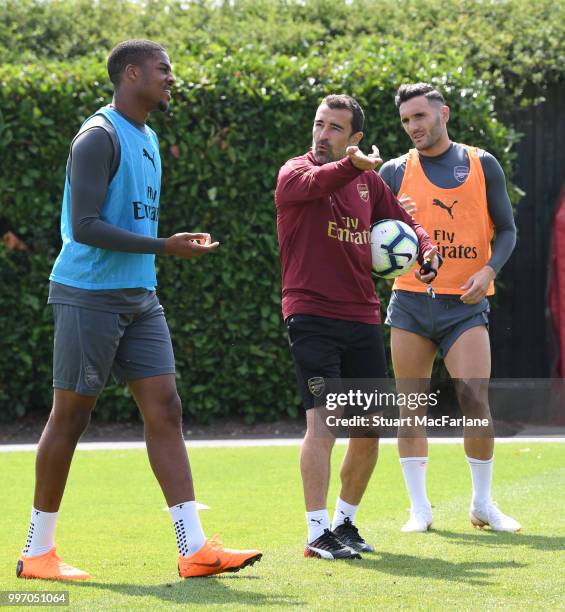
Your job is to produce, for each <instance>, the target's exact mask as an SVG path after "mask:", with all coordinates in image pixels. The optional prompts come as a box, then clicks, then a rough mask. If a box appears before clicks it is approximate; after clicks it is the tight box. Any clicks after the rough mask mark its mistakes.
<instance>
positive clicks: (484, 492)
mask: <svg viewBox="0 0 565 612" xmlns="http://www.w3.org/2000/svg"><path fill="white" fill-rule="evenodd" d="M467 461H468V462H469V467H470V468H471V480H472V481H473V501H472V502H471V505H472V507H473V508H486V506H488V505H489V504H490V503H491V501H492V499H491V485H492V468H493V463H494V457H491V458H490V459H486V460H483V459H474V458H473V457H467Z"/></svg>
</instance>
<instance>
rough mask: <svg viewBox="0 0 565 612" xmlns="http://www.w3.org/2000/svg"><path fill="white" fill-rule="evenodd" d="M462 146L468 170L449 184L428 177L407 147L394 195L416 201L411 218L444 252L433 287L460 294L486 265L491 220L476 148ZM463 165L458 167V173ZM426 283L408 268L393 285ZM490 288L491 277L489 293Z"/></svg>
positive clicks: (410, 287)
mask: <svg viewBox="0 0 565 612" xmlns="http://www.w3.org/2000/svg"><path fill="white" fill-rule="evenodd" d="M463 146H464V147H465V149H466V150H467V153H468V155H469V174H468V176H467V178H466V179H465V182H463V183H462V184H461V185H459V186H458V187H454V188H453V189H442V188H441V187H436V186H435V185H434V184H433V183H432V182H431V181H430V180H429V179H428V178H427V177H426V175H425V173H424V170H423V169H422V165H421V164H420V159H419V155H418V151H417V150H416V149H410V151H409V153H408V159H407V161H406V171H405V172H404V178H403V180H402V185H401V186H400V191H399V192H398V197H400V196H401V195H402V194H406V195H408V196H410V197H411V198H412V199H413V200H414V201H415V202H416V205H417V207H418V209H417V211H416V213H415V214H414V218H415V220H416V221H417V222H418V223H419V224H420V225H421V226H422V227H423V228H424V229H425V230H426V231H427V232H428V234H429V235H430V238H431V239H432V242H433V243H434V244H435V245H437V247H438V250H439V254H440V255H441V256H442V257H443V266H442V267H441V268H440V270H439V272H438V275H437V279H436V280H434V281H433V283H432V284H433V288H434V291H435V292H436V293H447V294H454V295H461V294H463V293H464V291H463V290H462V289H461V286H462V285H463V284H464V283H465V282H466V281H467V280H468V278H469V277H470V276H471V275H472V274H474V273H475V272H478V271H479V270H480V269H481V268H482V267H483V266H484V265H486V263H487V262H488V260H489V258H490V254H491V248H490V243H491V242H492V239H493V236H494V225H493V223H492V219H491V218H490V215H489V213H488V206H487V196H486V185H485V177H484V174H483V168H482V166H481V162H480V160H479V156H478V153H477V149H476V148H475V147H469V146H467V145H463ZM465 170H466V168H464V167H461V168H460V169H459V171H460V172H462V173H463V172H464V171H465ZM455 171H456V172H457V171H458V167H456V168H455ZM427 287H428V286H427V285H424V284H423V283H421V282H420V281H419V280H417V279H416V278H414V275H413V274H412V273H408V274H405V275H404V276H400V277H399V278H397V279H396V280H395V282H394V287H393V288H394V289H401V290H404V291H417V292H419V293H424V292H425V291H426V290H427ZM493 293H494V283H491V284H490V285H489V288H488V291H487V295H492V294H493Z"/></svg>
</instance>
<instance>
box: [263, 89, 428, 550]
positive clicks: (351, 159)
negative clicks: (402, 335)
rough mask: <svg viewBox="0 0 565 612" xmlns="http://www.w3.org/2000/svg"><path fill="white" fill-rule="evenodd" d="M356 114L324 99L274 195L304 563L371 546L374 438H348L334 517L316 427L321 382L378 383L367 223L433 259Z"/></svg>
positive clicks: (325, 449) (381, 358) (326, 440)
mask: <svg viewBox="0 0 565 612" xmlns="http://www.w3.org/2000/svg"><path fill="white" fill-rule="evenodd" d="M363 123H364V113H363V110H362V108H361V107H360V105H359V104H358V103H357V101H356V100H354V99H353V98H351V97H350V96H346V95H330V96H327V97H326V98H324V99H323V100H322V102H321V104H320V106H319V107H318V109H317V111H316V116H315V118H314V125H313V128H312V149H311V150H310V151H309V152H308V153H306V154H304V155H301V156H299V157H295V158H293V159H291V160H289V161H288V162H286V164H284V166H283V167H282V168H281V169H280V171H279V176H278V180H277V186H276V191H275V204H276V211H277V229H278V239H279V248H280V259H281V271H282V310H283V317H284V320H285V322H286V325H287V329H288V337H289V344H290V350H291V353H292V357H293V360H294V363H295V367H296V374H297V379H298V385H299V388H300V391H301V394H302V399H303V403H304V408H305V410H306V435H305V437H304V443H303V445H302V451H301V459H300V468H301V473H302V482H303V487H304V499H305V503H306V522H307V528H308V539H307V543H306V547H305V550H304V555H305V556H306V557H318V558H324V559H352V558H359V557H360V555H359V553H360V552H372V551H373V550H374V548H373V547H372V546H371V545H370V544H367V543H366V542H365V541H364V539H363V538H362V537H361V536H360V535H359V532H358V530H357V527H356V526H355V518H356V514H357V510H358V507H359V503H360V501H361V498H362V496H363V493H364V491H365V489H366V487H367V484H368V482H369V479H370V477H371V474H372V472H373V469H374V467H375V464H376V461H377V453H378V439H375V438H351V439H350V441H349V446H348V450H347V453H346V456H345V458H344V461H343V464H342V467H341V491H340V494H339V497H338V499H337V504H336V508H335V514H334V517H333V521H332V522H331V523H330V518H329V513H328V510H327V493H328V485H329V478H330V456H331V451H332V448H333V443H334V437H333V436H332V435H331V434H330V433H329V432H327V430H326V429H325V427H324V425H323V424H320V423H319V422H317V419H318V420H319V413H318V411H316V410H313V408H314V407H315V406H316V405H320V403H319V402H320V400H321V401H323V388H324V381H325V379H338V378H373V379H378V378H386V376H387V369H386V363H385V353H384V347H383V339H382V331H381V327H380V311H379V301H378V299H377V296H376V295H375V286H374V283H373V280H372V278H371V248H370V242H369V234H370V227H371V224H372V223H374V222H375V221H378V220H379V219H384V218H392V219H399V220H401V221H404V222H405V223H407V224H408V225H410V226H411V227H412V228H413V229H414V230H415V232H416V234H417V236H418V239H419V243H420V253H421V256H420V263H422V262H423V260H424V258H425V257H430V258H431V259H432V261H431V265H432V270H431V271H430V272H428V273H427V274H425V275H424V276H421V275H420V273H419V272H417V273H416V274H417V276H418V277H419V279H420V280H421V281H423V282H429V281H430V280H432V279H433V278H434V277H435V274H436V272H435V269H437V263H438V261H437V257H435V256H434V253H435V250H434V248H433V245H432V243H431V241H430V238H429V236H428V235H427V234H426V232H425V231H424V230H423V229H422V228H421V227H420V226H419V225H418V224H417V223H415V222H414V221H413V220H412V219H411V217H410V215H409V214H407V213H406V212H405V211H404V210H403V209H402V207H401V206H400V205H399V203H398V201H397V200H396V198H395V197H394V196H393V195H392V193H391V192H390V190H389V189H388V188H387V186H386V185H385V184H384V182H383V181H382V179H381V178H380V177H379V176H378V174H376V173H375V172H374V171H373V170H374V168H375V167H376V166H377V165H378V164H379V163H381V161H382V160H381V159H380V157H379V152H378V149H377V148H376V147H373V152H372V153H370V154H368V155H365V154H364V153H363V152H362V151H361V150H360V149H359V147H358V145H359V142H360V141H361V139H362V138H363Z"/></svg>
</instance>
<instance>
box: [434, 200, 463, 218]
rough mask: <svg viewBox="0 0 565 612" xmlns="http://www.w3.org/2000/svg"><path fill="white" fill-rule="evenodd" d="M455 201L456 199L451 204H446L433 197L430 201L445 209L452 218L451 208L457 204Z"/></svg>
mask: <svg viewBox="0 0 565 612" xmlns="http://www.w3.org/2000/svg"><path fill="white" fill-rule="evenodd" d="M457 202H458V200H455V201H454V202H453V204H452V205H451V206H448V205H447V204H444V203H443V202H442V201H441V200H438V199H437V198H434V199H433V201H432V206H439V207H440V208H443V209H444V210H447V212H448V214H449V216H450V217H451V218H452V219H453V213H452V212H451V209H452V208H453V207H454V206H455V204H457Z"/></svg>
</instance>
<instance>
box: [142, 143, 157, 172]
mask: <svg viewBox="0 0 565 612" xmlns="http://www.w3.org/2000/svg"><path fill="white" fill-rule="evenodd" d="M143 157H147V159H148V160H149V161H150V162H151V164H152V165H153V170H155V172H157V168H156V167H155V153H153V155H149V151H148V150H147V149H143Z"/></svg>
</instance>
